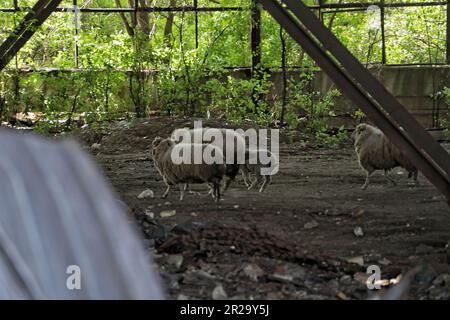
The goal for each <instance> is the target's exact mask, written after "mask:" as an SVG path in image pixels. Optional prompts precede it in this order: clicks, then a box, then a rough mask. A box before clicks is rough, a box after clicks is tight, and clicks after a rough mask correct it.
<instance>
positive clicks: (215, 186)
mask: <svg viewBox="0 0 450 320" xmlns="http://www.w3.org/2000/svg"><path fill="white" fill-rule="evenodd" d="M214 189H215V192H214V193H215V195H216V199H215V200H216V202H219V200H220V183H215V184H214Z"/></svg>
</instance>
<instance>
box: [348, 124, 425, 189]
mask: <svg viewBox="0 0 450 320" xmlns="http://www.w3.org/2000/svg"><path fill="white" fill-rule="evenodd" d="M352 137H353V138H354V140H355V151H356V155H357V156H358V162H359V165H360V166H361V168H362V169H363V170H365V171H366V181H365V183H364V184H363V186H362V187H361V188H362V189H363V190H365V189H366V188H367V186H368V185H369V177H370V175H371V174H372V173H373V172H374V171H376V170H384V176H385V177H386V178H387V179H388V180H389V181H390V182H392V183H393V184H394V185H395V184H396V182H395V180H393V179H392V178H390V177H389V176H388V171H389V170H391V169H393V168H395V167H398V166H400V167H403V168H405V169H406V170H407V171H408V178H410V177H411V176H414V183H416V182H417V174H418V170H417V168H416V167H415V166H414V165H413V164H412V162H411V161H410V160H409V159H408V158H407V157H406V156H405V155H404V154H403V153H401V152H400V150H399V149H398V148H397V147H396V146H395V145H394V144H392V142H390V141H389V139H388V138H387V137H386V136H385V135H384V133H383V132H382V131H381V130H380V129H378V128H376V127H374V126H371V125H369V124H366V123H361V124H359V125H358V126H357V127H356V129H355V131H354V132H353V134H352Z"/></svg>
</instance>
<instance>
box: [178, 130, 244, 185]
mask: <svg viewBox="0 0 450 320" xmlns="http://www.w3.org/2000/svg"><path fill="white" fill-rule="evenodd" d="M181 137H182V138H181ZM196 137H199V139H200V140H199V141H195V139H196ZM213 137H220V138H219V139H216V138H213ZM171 139H173V140H174V141H180V140H181V142H183V141H186V139H188V142H191V143H192V142H193V143H207V144H211V145H213V146H216V147H218V148H220V150H221V151H222V153H223V156H224V158H225V159H226V164H227V173H226V178H225V184H224V187H223V191H225V190H227V189H228V187H229V186H230V184H231V182H232V181H233V180H234V178H235V177H236V175H237V174H238V173H239V167H240V165H239V163H238V162H239V159H240V157H242V160H243V157H244V153H245V150H246V147H245V137H244V136H243V135H242V134H240V133H238V132H236V131H234V130H232V129H225V128H194V129H189V128H180V129H175V130H174V131H173V132H172V135H171Z"/></svg>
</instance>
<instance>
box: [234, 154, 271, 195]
mask: <svg viewBox="0 0 450 320" xmlns="http://www.w3.org/2000/svg"><path fill="white" fill-rule="evenodd" d="M260 154H264V155H265V157H268V158H270V160H269V162H268V163H266V164H264V163H262V162H261V157H260V156H259V155H260ZM278 167H279V160H278V158H277V157H276V156H275V154H273V153H272V152H270V151H269V150H266V149H262V148H261V149H258V150H254V149H248V150H246V152H245V164H243V165H241V173H242V176H243V178H244V183H245V184H246V186H247V187H248V190H250V189H252V188H253V187H255V186H257V185H260V184H261V182H262V184H261V187H260V188H259V192H263V191H264V190H265V189H266V187H267V186H268V185H269V184H270V182H271V181H272V175H273V174H274V173H276V172H277V171H278ZM269 168H271V170H270V172H269ZM264 169H266V170H264ZM251 174H254V175H255V176H256V179H255V180H254V181H253V182H251V178H250V177H251Z"/></svg>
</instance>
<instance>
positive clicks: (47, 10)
mask: <svg viewBox="0 0 450 320" xmlns="http://www.w3.org/2000/svg"><path fill="white" fill-rule="evenodd" d="M61 1H62V0H39V1H38V2H36V4H35V5H34V7H33V8H32V9H31V10H30V11H29V12H28V13H27V14H26V15H25V17H24V18H23V20H22V22H21V23H20V24H19V25H18V26H17V28H16V29H15V30H14V31H13V32H12V34H11V35H10V36H9V37H8V38H6V40H5V41H4V42H3V43H2V44H1V46H0V71H1V70H2V69H3V68H4V67H5V66H6V65H7V64H8V63H9V61H10V60H11V59H12V58H13V57H14V56H15V55H16V54H17V52H18V51H19V50H20V48H22V47H23V46H24V45H25V43H26V42H27V41H28V40H29V39H30V38H31V37H32V36H33V34H34V33H35V32H36V30H37V28H39V26H40V25H42V23H44V21H45V20H46V19H47V18H48V16H49V15H50V14H51V13H52V12H53V11H55V9H56V7H57V6H58V5H59V4H60V3H61ZM14 5H15V6H16V5H17V2H15V3H14ZM15 9H17V8H15Z"/></svg>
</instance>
